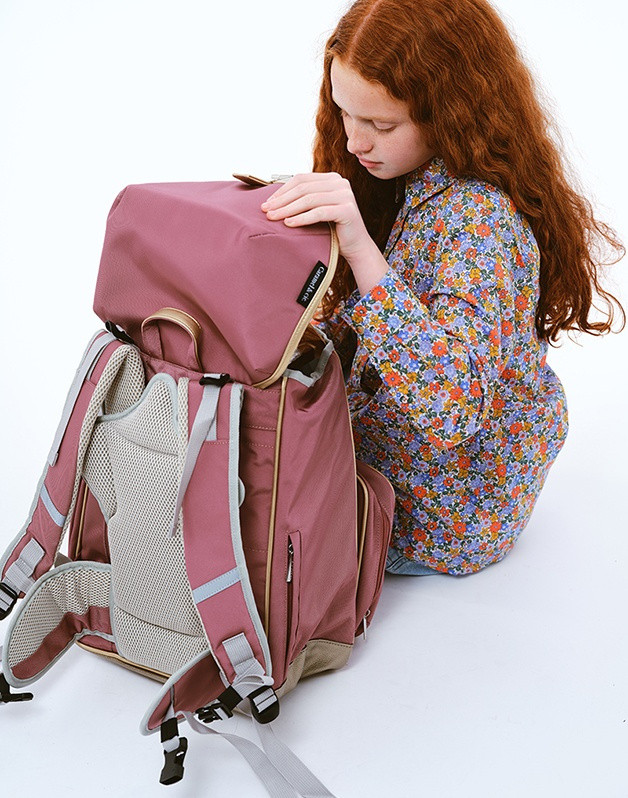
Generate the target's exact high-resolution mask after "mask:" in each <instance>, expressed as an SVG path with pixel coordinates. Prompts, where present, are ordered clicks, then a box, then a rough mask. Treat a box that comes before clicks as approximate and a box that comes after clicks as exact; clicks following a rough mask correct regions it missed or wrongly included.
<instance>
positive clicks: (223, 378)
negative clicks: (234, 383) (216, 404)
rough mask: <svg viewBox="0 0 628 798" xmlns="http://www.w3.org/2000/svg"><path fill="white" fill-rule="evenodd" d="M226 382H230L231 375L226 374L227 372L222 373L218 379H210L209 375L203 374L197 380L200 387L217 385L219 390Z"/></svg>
mask: <svg viewBox="0 0 628 798" xmlns="http://www.w3.org/2000/svg"><path fill="white" fill-rule="evenodd" d="M228 382H231V374H227V372H223V373H222V374H221V375H220V377H212V376H211V375H210V374H204V375H203V376H202V377H201V379H200V380H199V383H200V384H201V385H217V386H218V387H219V388H222V386H223V385H226V384H227V383H228Z"/></svg>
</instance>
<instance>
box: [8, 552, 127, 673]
mask: <svg viewBox="0 0 628 798" xmlns="http://www.w3.org/2000/svg"><path fill="white" fill-rule="evenodd" d="M86 567H88V568H91V569H92V570H94V571H106V572H108V573H109V574H110V575H111V566H110V565H109V564H108V563H101V562H94V561H92V560H77V561H76V562H69V563H65V564H64V565H60V566H59V567H58V568H53V569H52V570H51V571H47V572H46V573H45V574H43V575H42V576H40V577H39V579H38V580H37V581H36V582H35V584H34V585H33V586H32V587H31V589H30V590H29V591H28V593H27V594H26V596H25V597H24V601H23V602H22V604H21V606H20V609H19V610H18V612H16V613H15V615H13V616H12V617H11V620H10V621H9V626H8V628H7V631H6V635H5V644H4V647H3V649H2V672H3V673H4V676H5V678H6V680H7V682H8V683H9V684H10V685H11V686H12V687H24V686H25V685H27V684H32V683H33V682H35V681H37V680H38V679H40V678H41V677H42V676H43V675H44V673H46V672H47V671H48V670H50V668H52V666H53V665H54V664H55V662H56V661H57V660H58V659H59V658H60V657H62V656H63V655H64V654H65V652H66V651H67V650H68V649H69V648H71V646H72V644H73V643H74V642H75V641H76V640H79V639H80V638H81V637H85V636H87V635H96V636H97V637H102V638H103V639H104V640H109V641H111V642H112V643H115V640H114V639H113V637H112V636H111V635H109V634H106V633H105V632H98V631H96V630H92V629H89V630H88V629H84V630H83V631H82V632H78V633H77V634H76V635H74V637H73V638H72V640H70V642H69V643H68V644H67V646H66V647H65V648H64V649H63V651H61V652H60V653H59V654H57V656H56V657H55V658H54V659H53V660H52V661H51V662H49V663H48V665H46V667H45V668H42V670H40V671H39V673H37V674H35V676H32V677H31V678H30V679H16V678H15V676H13V674H12V672H11V670H10V668H9V653H8V652H9V644H10V640H11V635H12V634H13V630H14V629H15V625H16V624H17V622H18V620H19V619H20V617H21V616H22V613H23V612H24V610H25V609H26V607H27V606H28V604H29V602H30V600H31V599H32V598H33V596H34V595H35V593H37V591H38V590H39V588H40V587H41V586H42V585H43V584H44V583H45V582H47V581H48V579H52V578H53V577H55V576H58V575H59V574H60V573H62V572H63V571H71V570H75V569H76V568H86Z"/></svg>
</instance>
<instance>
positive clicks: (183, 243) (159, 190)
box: [94, 181, 338, 387]
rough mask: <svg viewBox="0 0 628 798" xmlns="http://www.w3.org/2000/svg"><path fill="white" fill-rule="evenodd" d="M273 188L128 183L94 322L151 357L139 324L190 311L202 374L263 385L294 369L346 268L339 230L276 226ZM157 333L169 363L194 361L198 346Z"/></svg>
mask: <svg viewBox="0 0 628 798" xmlns="http://www.w3.org/2000/svg"><path fill="white" fill-rule="evenodd" d="M276 188H277V187H276V186H275V185H266V186H261V187H251V186H248V185H245V184H244V183H241V182H238V181H222V182H198V183H146V184H141V185H131V186H127V187H126V188H125V189H123V191H121V192H120V194H119V195H118V197H117V198H116V200H115V201H114V203H113V206H112V208H111V210H110V212H109V216H108V219H107V229H106V233H105V241H104V245H103V252H102V258H101V261H100V270H99V273H98V280H97V284H96V293H95V297H94V311H95V312H96V314H97V315H98V316H99V317H100V318H101V319H102V320H103V321H112V322H114V323H115V324H117V325H119V326H120V327H122V328H123V330H125V331H126V333H127V334H128V335H129V336H131V338H132V339H133V340H134V341H135V343H136V344H137V345H138V346H139V347H140V349H143V350H144V351H147V352H148V354H153V355H154V354H155V353H154V352H151V351H150V347H149V346H147V337H146V335H145V334H144V335H143V333H142V322H143V321H144V320H145V319H147V318H148V317H149V316H152V315H153V314H155V313H157V312H158V311H160V309H163V308H166V309H172V308H174V309H177V310H179V311H183V312H184V313H185V314H188V315H189V316H191V317H192V319H193V320H196V321H197V322H198V325H199V327H197V328H195V329H197V330H198V333H199V334H198V341H197V344H196V346H197V350H198V360H199V361H200V364H201V365H200V366H199V371H204V372H207V373H210V372H212V373H218V372H228V373H229V374H230V375H231V377H232V378H233V379H234V380H237V381H238V382H243V383H247V384H252V385H257V386H258V387H266V385H268V384H270V383H271V382H273V381H274V380H275V379H277V377H278V376H279V375H280V374H281V373H282V372H283V370H284V369H285V368H286V366H287V365H288V363H289V362H290V359H291V358H292V356H293V354H294V352H295V351H296V349H297V347H298V346H299V342H300V341H301V337H302V335H303V333H304V331H305V329H306V328H307V326H308V324H309V322H310V321H311V319H312V317H313V316H314V313H315V312H316V309H317V307H318V305H319V304H320V301H321V300H322V298H323V295H324V294H325V292H326V291H327V288H328V287H329V284H330V283H331V280H332V278H333V275H334V271H335V268H336V263H337V259H338V244H337V238H336V233H335V230H334V228H333V225H331V224H329V223H327V222H324V223H321V224H314V225H307V226H304V227H297V228H289V227H288V226H287V225H285V224H284V222H283V220H280V221H271V220H269V219H268V218H267V216H266V214H265V213H264V212H263V211H262V210H261V208H260V205H261V204H262V202H264V200H265V199H266V198H267V197H268V196H270V195H271V194H272V193H274V191H275V190H276ZM163 315H167V314H162V316H163ZM158 324H159V333H160V337H161V340H162V341H163V355H162V356H163V358H164V359H166V360H169V361H171V362H175V363H178V364H185V363H186V358H187V353H188V350H189V345H190V341H189V338H187V337H186V336H185V335H182V334H181V330H180V329H178V328H177V327H176V326H175V325H173V324H169V323H168V320H167V319H164V318H161V320H160V321H159V322H158ZM199 328H200V329H199Z"/></svg>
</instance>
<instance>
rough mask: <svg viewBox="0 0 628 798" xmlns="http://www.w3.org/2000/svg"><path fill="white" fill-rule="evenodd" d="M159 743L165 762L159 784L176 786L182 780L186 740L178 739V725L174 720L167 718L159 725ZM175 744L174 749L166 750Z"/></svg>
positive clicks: (183, 738)
mask: <svg viewBox="0 0 628 798" xmlns="http://www.w3.org/2000/svg"><path fill="white" fill-rule="evenodd" d="M161 742H162V744H163V746H164V757H165V759H166V761H165V763H164V766H163V769H162V771H161V776H160V777H159V783H160V784H176V783H177V782H178V781H181V779H182V778H183V760H184V759H185V755H186V753H187V750H188V741H187V739H186V738H185V737H179V723H178V721H177V719H176V718H168V720H165V721H164V722H163V723H162V724H161ZM177 743H178V745H177V747H176V748H173V749H172V750H171V751H169V750H168V747H171V746H172V745H176V744H177Z"/></svg>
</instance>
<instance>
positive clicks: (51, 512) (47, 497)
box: [39, 484, 66, 529]
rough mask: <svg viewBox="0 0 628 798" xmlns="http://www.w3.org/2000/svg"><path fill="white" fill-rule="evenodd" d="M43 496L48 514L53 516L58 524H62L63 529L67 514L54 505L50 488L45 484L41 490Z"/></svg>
mask: <svg viewBox="0 0 628 798" xmlns="http://www.w3.org/2000/svg"><path fill="white" fill-rule="evenodd" d="M39 495H40V496H41V500H42V502H43V505H44V507H45V508H46V510H47V511H48V515H49V516H50V517H51V518H52V520H53V521H54V522H55V524H56V525H57V526H60V527H61V528H62V529H63V525H64V524H65V519H66V516H65V515H62V514H61V513H60V512H59V510H57V508H56V507H55V505H54V502H53V501H52V499H51V498H50V494H49V493H48V489H47V488H46V485H45V484H43V485H42V486H41V490H40V492H39Z"/></svg>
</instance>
